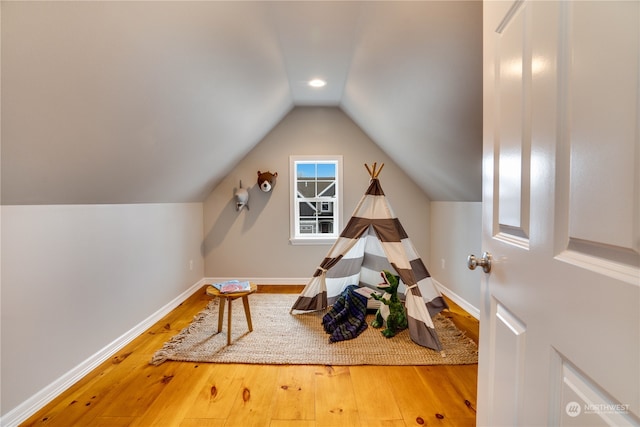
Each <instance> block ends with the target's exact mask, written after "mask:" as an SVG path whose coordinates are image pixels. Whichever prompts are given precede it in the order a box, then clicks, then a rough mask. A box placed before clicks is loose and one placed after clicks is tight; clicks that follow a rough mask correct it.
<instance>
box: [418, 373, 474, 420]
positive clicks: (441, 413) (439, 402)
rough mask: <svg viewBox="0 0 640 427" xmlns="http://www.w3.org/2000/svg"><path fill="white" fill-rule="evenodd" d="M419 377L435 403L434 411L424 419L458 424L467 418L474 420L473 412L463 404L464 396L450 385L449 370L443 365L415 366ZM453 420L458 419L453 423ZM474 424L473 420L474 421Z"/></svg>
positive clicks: (429, 397)
mask: <svg viewBox="0 0 640 427" xmlns="http://www.w3.org/2000/svg"><path fill="white" fill-rule="evenodd" d="M415 370H416V372H417V373H418V376H419V378H420V379H421V380H422V382H423V383H424V384H426V385H427V387H428V396H425V397H426V398H428V399H430V401H432V402H433V405H435V413H434V414H433V416H428V417H427V419H426V421H427V423H429V422H435V421H436V420H439V421H440V422H441V423H443V424H442V425H451V426H458V424H457V423H459V422H465V421H464V420H467V419H469V418H473V419H474V420H475V412H474V411H473V410H472V409H470V408H469V407H468V406H467V405H466V404H465V398H464V397H463V396H462V395H461V394H460V393H458V391H457V390H456V389H455V388H454V387H453V386H452V385H451V379H450V378H449V375H450V374H451V371H449V370H447V367H446V365H443V366H416V367H415ZM454 420H458V421H456V422H455V423H454ZM474 424H475V421H474Z"/></svg>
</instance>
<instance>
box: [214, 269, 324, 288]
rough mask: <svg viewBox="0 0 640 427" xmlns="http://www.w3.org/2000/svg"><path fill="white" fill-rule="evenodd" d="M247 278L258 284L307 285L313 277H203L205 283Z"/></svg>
mask: <svg viewBox="0 0 640 427" xmlns="http://www.w3.org/2000/svg"><path fill="white" fill-rule="evenodd" d="M312 273H313V272H312ZM233 279H237V280H246V281H248V282H252V283H255V284H256V285H306V284H307V282H309V279H311V275H309V277H287V278H277V277H276V278H273V277H205V278H204V279H202V280H203V281H204V284H205V285H211V284H214V283H220V282H225V281H227V280H233Z"/></svg>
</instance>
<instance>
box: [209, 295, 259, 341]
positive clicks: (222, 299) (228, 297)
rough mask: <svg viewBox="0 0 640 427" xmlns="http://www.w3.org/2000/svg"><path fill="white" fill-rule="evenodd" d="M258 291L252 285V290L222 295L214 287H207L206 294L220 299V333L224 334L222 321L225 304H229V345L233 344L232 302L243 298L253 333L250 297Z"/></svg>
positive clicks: (250, 330)
mask: <svg viewBox="0 0 640 427" xmlns="http://www.w3.org/2000/svg"><path fill="white" fill-rule="evenodd" d="M257 290H258V287H257V286H256V285H255V284H253V283H251V289H250V290H248V291H241V292H229V293H222V292H220V291H219V290H218V289H216V288H214V287H213V286H207V290H206V293H207V295H209V296H212V297H218V298H220V308H219V309H218V333H220V332H222V319H223V318H224V303H225V301H228V302H229V304H228V305H229V308H228V314H227V317H228V320H227V345H229V344H231V302H232V301H233V300H234V299H237V298H242V304H243V305H244V314H245V316H247V325H249V332H252V331H253V325H252V324H251V310H250V309H249V298H248V296H249V295H250V294H252V293H254V292H256V291H257Z"/></svg>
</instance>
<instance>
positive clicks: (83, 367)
mask: <svg viewBox="0 0 640 427" xmlns="http://www.w3.org/2000/svg"><path fill="white" fill-rule="evenodd" d="M205 284H207V282H206V281H205V279H200V280H199V281H198V282H197V283H195V284H194V285H193V286H191V287H190V288H189V289H187V290H186V291H184V292H183V293H181V294H180V295H178V296H177V297H176V298H174V299H173V300H172V301H170V302H169V303H167V304H166V305H165V306H164V307H162V308H160V309H159V310H158V311H156V312H155V313H153V314H152V315H151V316H149V317H147V318H146V319H144V320H143V321H142V322H141V323H139V324H138V325H136V326H134V327H133V328H132V329H130V330H129V331H127V332H126V333H125V334H124V335H122V336H120V337H119V338H117V339H116V340H115V341H113V342H112V343H110V344H109V345H107V346H106V347H104V348H103V349H102V350H100V351H98V352H97V353H95V354H94V355H93V356H91V357H89V358H88V359H87V360H85V361H84V362H82V363H80V364H79V365H78V366H76V367H75V368H73V369H72V370H70V371H69V372H67V373H66V374H64V375H63V376H61V377H60V378H58V379H57V380H55V381H54V382H52V383H51V384H49V385H48V386H46V387H45V388H43V389H42V390H40V391H39V392H38V393H36V394H34V395H33V396H31V397H30V398H29V399H27V400H25V401H24V402H23V403H21V404H20V405H18V406H17V407H16V408H14V409H12V410H11V411H9V412H7V413H6V414H5V415H3V416H2V418H0V426H3V427H14V426H18V425H19V424H20V423H22V422H24V421H25V420H26V419H27V418H29V417H30V416H32V415H33V414H35V413H36V412H37V411H38V410H40V409H41V408H43V407H44V406H45V405H46V404H48V403H49V402H51V401H52V400H53V399H54V398H56V397H57V396H58V395H60V394H61V393H62V392H64V391H65V390H66V389H68V388H69V387H71V386H72V385H73V384H75V383H76V382H78V381H79V380H80V379H81V378H83V377H84V376H85V375H87V374H89V373H90V372H91V371H92V370H94V369H95V368H97V367H98V366H99V365H100V364H101V363H103V362H104V361H106V360H108V359H109V358H110V357H112V356H113V355H114V354H115V353H117V352H118V351H119V350H120V349H122V348H123V347H124V346H125V345H127V344H129V343H130V342H131V341H133V340H134V339H135V338H137V337H138V336H140V335H142V334H143V333H144V331H146V330H147V329H149V328H150V327H151V326H153V325H154V324H155V323H157V322H158V321H159V320H160V319H162V318H163V317H164V316H166V315H167V314H169V313H170V312H171V310H173V309H174V308H176V307H177V306H179V305H180V304H182V303H183V302H184V301H185V300H186V299H187V298H189V297H190V296H191V295H193V294H194V293H195V292H196V291H197V290H198V289H200V288H201V287H202V286H204V285H205Z"/></svg>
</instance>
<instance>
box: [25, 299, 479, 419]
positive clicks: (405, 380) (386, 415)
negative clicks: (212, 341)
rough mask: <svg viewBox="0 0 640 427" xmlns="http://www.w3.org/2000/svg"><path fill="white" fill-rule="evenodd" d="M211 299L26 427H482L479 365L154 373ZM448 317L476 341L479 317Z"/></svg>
mask: <svg viewBox="0 0 640 427" xmlns="http://www.w3.org/2000/svg"><path fill="white" fill-rule="evenodd" d="M300 289H301V287H287V286H284V287H283V286H259V290H258V292H299V291H300ZM209 299H210V297H207V296H206V295H205V293H204V288H203V289H202V290H200V291H199V292H197V293H196V294H194V295H193V296H192V297H190V298H189V299H188V300H187V301H185V302H184V303H183V304H181V305H180V306H179V307H177V308H176V309H175V310H173V311H172V312H171V313H170V314H168V315H167V316H166V317H165V318H163V319H162V320H161V321H160V322H158V323H157V324H156V325H154V326H153V327H152V328H150V329H149V330H148V331H147V332H146V333H145V334H143V335H141V336H140V337H138V338H136V339H135V340H134V341H132V342H131V343H130V344H129V345H127V346H126V347H125V348H123V349H122V350H121V351H120V352H118V354H117V355H115V356H114V357H113V358H112V359H110V360H108V361H106V362H105V363H103V364H102V365H101V366H99V367H98V368H97V369H95V370H94V371H93V372H91V373H90V374H88V375H87V376H86V377H84V378H83V379H82V380H80V381H79V382H78V383H77V384H75V385H73V386H72V387H71V388H69V389H68V390H67V391H66V392H64V393H63V394H62V395H60V396H58V397H57V398H56V399H55V400H53V401H52V402H51V403H50V404H48V405H47V406H46V407H44V408H43V409H42V410H40V411H38V412H37V413H36V414H34V415H33V416H32V417H31V418H30V419H28V420H27V421H26V422H25V423H23V424H22V426H39V425H46V426H60V427H71V426H82V427H90V426H101V427H125V426H142V427H151V426H161V427H174V426H175V427H213V426H225V427H230V426H239V427H248V426H265V427H267V426H268V427H285V426H289V427H290V426H307V427H312V426H313V427H320V426H336V427H348V426H362V427H374V426H397V427H400V426H403V427H406V426H422V425H425V426H455V427H465V426H475V406H476V378H477V368H478V367H477V365H462V366H308V365H240V364H233V365H230V364H208V363H185V362H165V363H163V364H162V365H160V366H151V365H149V360H150V359H151V356H152V355H153V354H154V352H155V351H156V350H158V349H159V348H160V347H162V345H163V343H164V342H165V341H167V340H168V339H169V338H170V337H172V336H173V335H175V334H177V333H178V332H179V331H180V330H181V329H182V328H184V327H185V326H187V325H188V324H189V323H190V321H191V320H192V319H193V316H194V315H195V314H197V313H198V312H200V311H201V310H202V309H203V308H204V307H205V305H206V304H207V302H208V301H209ZM446 315H447V317H450V318H452V319H453V320H454V322H456V323H457V324H458V325H459V327H460V328H461V329H464V330H466V331H467V335H468V336H470V337H472V338H474V339H476V340H477V337H478V323H477V321H476V320H475V319H474V318H473V317H471V316H469V315H468V314H466V313H465V312H464V311H462V310H460V309H459V307H457V306H455V305H453V304H452V309H451V311H449V312H447V313H446ZM476 342H477V341H476ZM274 345H277V343H274ZM309 351H313V349H309Z"/></svg>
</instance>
